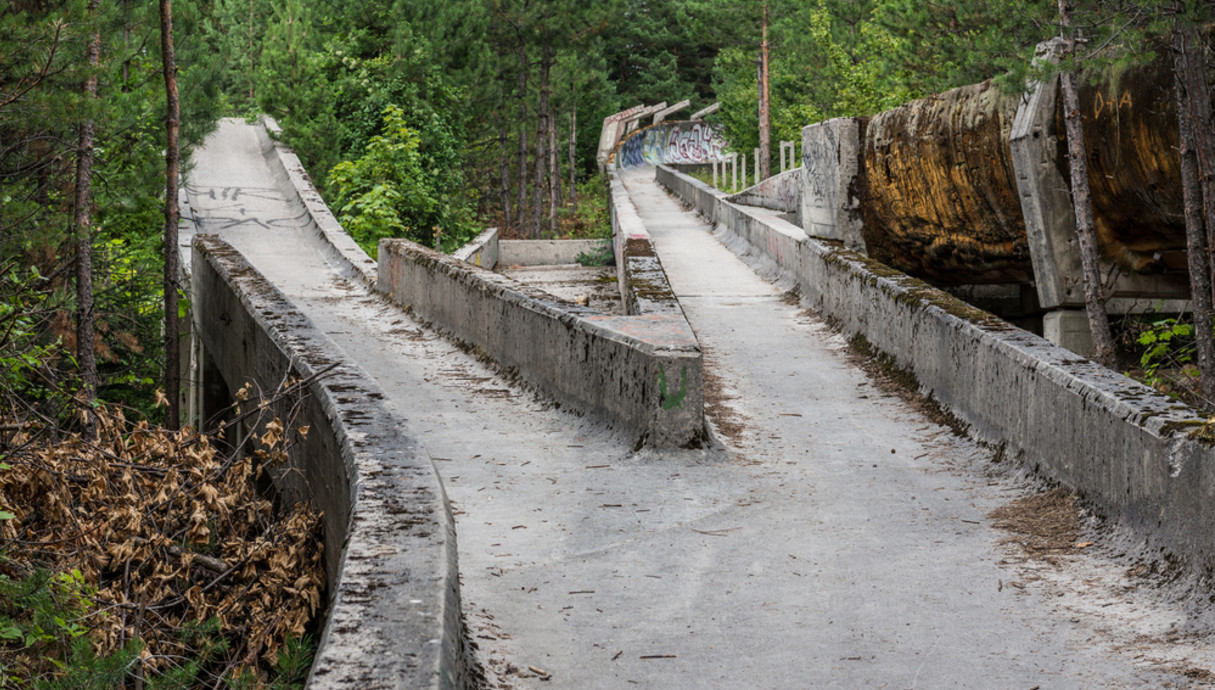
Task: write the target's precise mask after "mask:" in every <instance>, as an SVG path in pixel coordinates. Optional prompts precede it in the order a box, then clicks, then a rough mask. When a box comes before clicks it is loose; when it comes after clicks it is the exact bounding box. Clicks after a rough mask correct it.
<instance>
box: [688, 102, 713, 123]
mask: <svg viewBox="0 0 1215 690" xmlns="http://www.w3.org/2000/svg"><path fill="white" fill-rule="evenodd" d="M720 109H721V103H714V104H713V105H711V106H709V107H707V108H702V109H700V110H697V111H696V112H694V113H692V117H689V118H688V119H689V120H700V119H702V118H705V117H708V116H709V115H712V114H713V113H715V112H717V111H718V110H720Z"/></svg>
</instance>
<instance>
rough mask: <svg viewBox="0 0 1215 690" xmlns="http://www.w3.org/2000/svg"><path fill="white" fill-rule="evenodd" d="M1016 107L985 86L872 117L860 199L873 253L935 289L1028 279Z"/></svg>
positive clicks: (1012, 98) (1011, 100)
mask: <svg viewBox="0 0 1215 690" xmlns="http://www.w3.org/2000/svg"><path fill="white" fill-rule="evenodd" d="M1016 111H1017V98H1016V97H1015V96H1008V95H1004V94H1002V93H1000V91H999V89H998V88H997V87H996V86H995V85H994V84H993V83H992V82H990V81H988V82H983V83H982V84H975V85H972V86H964V87H961V88H958V89H953V90H951V91H946V92H945V93H942V94H939V95H937V96H933V97H931V98H925V99H921V100H918V101H912V102H910V103H907V104H905V105H903V106H900V107H898V108H895V109H893V110H888V111H886V112H883V113H879V114H877V115H874V116H873V117H872V118H871V119H870V120H869V123H868V125H867V127H866V128H865V136H864V146H863V157H864V158H863V160H864V177H863V178H862V180H863V182H862V191H861V203H860V208H861V214H862V216H863V217H864V221H865V223H864V227H863V228H862V232H863V234H864V237H865V247H866V249H867V250H868V254H869V256H870V257H872V258H874V259H877V260H878V261H881V262H882V263H884V264H886V265H888V266H891V267H894V268H897V269H899V270H901V271H905V272H908V273H911V274H913V275H916V276H920V277H923V278H925V279H927V280H931V281H933V282H936V283H939V284H954V285H957V284H974V283H987V282H996V283H1011V282H1028V281H1029V280H1030V279H1031V277H1032V275H1033V269H1032V267H1031V265H1030V255H1029V247H1028V245H1027V244H1026V239H1025V223H1024V221H1023V220H1022V216H1021V204H1020V200H1019V198H1018V196H1017V187H1016V182H1015V178H1016V175H1015V172H1014V170H1013V163H1012V153H1011V151H1010V149H1009V144H1008V139H1009V132H1010V131H1011V129H1012V123H1013V118H1014V117H1015V115H1016Z"/></svg>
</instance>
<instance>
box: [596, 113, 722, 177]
mask: <svg viewBox="0 0 1215 690" xmlns="http://www.w3.org/2000/svg"><path fill="white" fill-rule="evenodd" d="M725 148H726V140H725V138H724V137H722V134H721V131H720V130H718V129H715V128H714V127H713V126H712V125H708V124H705V123H703V122H663V123H661V124H657V125H654V126H652V127H647V128H645V129H641V130H638V131H636V132H634V133H633V134H632V135H630V136H629V137H628V138H627V139H625V140H624V141H622V142H620V146H619V147H618V148H617V149H616V156H617V160H618V161H619V164H620V167H622V168H635V167H637V166H639V165H664V164H671V163H708V162H710V161H714V160H725V155H724V150H725Z"/></svg>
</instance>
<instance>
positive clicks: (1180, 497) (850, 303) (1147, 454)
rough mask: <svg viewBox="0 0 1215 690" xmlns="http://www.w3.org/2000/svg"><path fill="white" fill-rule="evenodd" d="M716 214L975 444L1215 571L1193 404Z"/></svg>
mask: <svg viewBox="0 0 1215 690" xmlns="http://www.w3.org/2000/svg"><path fill="white" fill-rule="evenodd" d="M657 178H658V182H659V184H661V185H663V186H664V187H666V188H667V189H669V190H671V191H672V192H673V193H675V194H676V195H677V196H680V197H682V198H684V199H687V200H688V201H689V202H692V203H693V204H695V205H697V207H698V208H700V206H701V204H703V203H707V201H708V198H707V197H708V196H709V195H708V194H707V192H706V190H704V189H702V188H703V187H704V185H702V184H700V183H699V182H697V181H696V180H692V179H691V178H688V177H686V176H684V175H681V174H680V173H678V172H676V171H674V170H671V169H669V168H665V167H662V168H659V169H658V171H657ZM708 217H709V218H710V219H712V220H714V221H715V222H716V224H717V228H718V232H720V233H723V234H725V235H726V239H727V241H731V242H737V243H739V244H743V245H745V246H744V247H742V248H741V249H743V250H744V251H747V252H748V253H751V254H757V255H759V256H760V257H762V258H764V259H765V260H766V261H768V262H770V264H769V265H770V266H771V267H772V269H773V270H774V271H779V272H780V273H781V274H783V275H784V276H785V277H786V278H787V279H791V280H794V281H796V284H797V286H798V287H800V289H801V291H802V295H803V297H804V298H805V299H806V300H807V301H808V302H809V303H810V304H811V305H813V306H814V308H815V309H816V310H818V312H819V313H820V314H822V315H823V316H824V317H825V318H827V319H829V320H831V321H833V322H834V323H836V324H838V326H839V327H840V328H841V330H843V332H844V333H846V334H848V335H856V336H863V337H864V338H865V339H866V340H867V341H868V342H869V343H870V344H872V346H873V347H874V348H876V349H877V350H879V351H881V352H883V353H885V354H887V355H889V356H890V357H891V358H892V360H893V362H894V363H895V365H896V366H898V367H901V368H905V369H907V370H908V371H910V372H911V373H912V374H914V376H915V377H916V379H917V381H918V382H919V386H920V388H921V391H922V392H923V393H925V394H927V395H930V396H932V397H933V398H935V399H936V400H937V401H938V402H940V404H941V405H943V406H944V407H945V408H946V409H948V410H950V411H951V412H953V413H954V414H956V415H957V416H958V417H960V418H961V419H962V420H963V421H965V422H966V423H967V424H969V425H970V427H971V430H972V432H973V433H974V434H975V436H977V437H978V438H979V439H981V440H984V441H987V442H989V443H992V444H996V445H998V446H1001V447H1002V448H1003V449H1004V450H1005V452H1006V453H1007V454H1010V455H1011V456H1012V457H1014V458H1016V459H1017V460H1018V461H1019V462H1020V463H1022V464H1024V465H1026V466H1028V467H1030V468H1031V469H1033V470H1035V471H1037V472H1039V473H1040V474H1042V475H1044V476H1045V477H1047V478H1049V479H1052V480H1055V481H1059V482H1061V483H1063V484H1065V485H1067V486H1070V487H1072V488H1074V489H1076V490H1077V491H1078V492H1079V493H1080V494H1081V495H1082V496H1083V497H1084V498H1085V499H1087V500H1088V501H1090V502H1091V503H1092V504H1094V505H1095V506H1097V507H1098V508H1099V509H1100V510H1102V511H1104V513H1105V516H1106V517H1108V518H1111V519H1113V520H1115V521H1116V522H1119V523H1122V524H1124V525H1126V526H1128V527H1130V528H1131V529H1133V530H1135V531H1136V532H1137V533H1139V534H1141V535H1143V536H1144V537H1145V538H1146V539H1147V541H1148V543H1149V544H1150V545H1151V546H1153V547H1154V548H1158V549H1160V550H1161V551H1163V552H1165V553H1167V554H1171V555H1172V556H1174V557H1177V558H1179V559H1180V560H1182V561H1185V562H1187V563H1188V564H1189V565H1191V566H1194V567H1196V568H1198V569H1200V570H1201V569H1209V568H1211V567H1213V566H1215V531H1213V530H1211V526H1212V525H1213V524H1215V465H1213V464H1212V460H1213V459H1215V458H1213V455H1215V454H1213V451H1212V448H1211V446H1210V445H1208V444H1204V443H1202V442H1200V441H1198V440H1194V439H1193V438H1191V437H1190V436H1189V435H1188V434H1187V433H1185V430H1186V429H1188V428H1193V427H1195V426H1197V425H1200V424H1202V423H1203V421H1204V420H1203V418H1201V417H1199V416H1198V415H1196V414H1195V412H1194V410H1192V409H1191V408H1189V407H1187V406H1185V405H1181V404H1179V403H1177V402H1176V401H1174V400H1172V399H1170V398H1167V397H1164V396H1162V395H1160V394H1158V393H1156V392H1155V391H1153V390H1151V389H1150V388H1148V387H1146V386H1143V385H1141V384H1139V383H1136V382H1134V381H1131V380H1130V379H1127V378H1126V377H1123V376H1121V375H1119V374H1117V373H1115V372H1112V371H1109V370H1107V369H1104V368H1102V367H1100V366H1098V365H1096V364H1093V363H1092V362H1089V361H1088V360H1085V359H1081V358H1079V357H1078V356H1076V355H1075V354H1073V353H1072V352H1070V351H1068V350H1066V349H1064V348H1061V347H1059V346H1056V345H1053V344H1051V343H1050V342H1049V341H1047V340H1045V339H1043V338H1040V337H1038V336H1036V335H1033V334H1032V333H1029V332H1026V331H1022V330H1020V329H1018V328H1015V327H1013V326H1011V325H1010V324H1008V323H1006V322H1004V321H1002V320H1000V319H998V318H996V317H994V316H992V315H990V314H988V313H986V312H982V311H980V310H978V309H975V308H974V307H971V306H969V305H967V304H965V303H963V302H961V301H959V300H957V299H956V298H954V297H952V296H950V295H948V294H946V293H944V292H942V291H940V290H937V289H935V288H932V287H931V286H929V285H927V284H926V283H924V282H922V281H920V280H917V279H914V278H911V277H909V276H907V275H905V274H902V273H899V272H898V271H895V270H893V269H890V268H888V267H886V266H884V265H882V264H879V263H877V262H874V261H871V260H869V259H867V258H865V257H864V256H861V255H860V254H857V253H855V252H852V251H849V250H847V249H842V248H839V247H835V246H832V245H830V244H827V243H824V242H821V241H818V240H815V239H813V238H809V237H806V235H805V234H804V233H802V232H801V231H800V229H798V228H796V227H794V226H791V225H788V227H785V226H783V225H781V223H780V222H779V221H776V222H773V221H772V220H771V219H770V218H766V217H763V216H762V215H761V214H758V213H755V212H753V211H750V210H748V209H746V208H744V207H739V206H737V205H734V204H731V203H729V202H728V201H726V200H724V199H717V200H716V205H715V207H714V209H713V212H712V213H711V214H708ZM785 225H787V224H785Z"/></svg>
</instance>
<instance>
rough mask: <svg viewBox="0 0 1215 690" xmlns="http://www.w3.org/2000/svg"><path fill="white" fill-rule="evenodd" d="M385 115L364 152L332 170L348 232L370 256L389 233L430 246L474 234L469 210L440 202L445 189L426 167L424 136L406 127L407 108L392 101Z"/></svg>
mask: <svg viewBox="0 0 1215 690" xmlns="http://www.w3.org/2000/svg"><path fill="white" fill-rule="evenodd" d="M383 118H384V119H383V129H382V131H381V133H380V134H377V135H375V136H374V137H372V138H371V140H370V141H369V142H368V143H367V148H366V150H365V152H364V153H363V155H362V156H360V157H359V158H358V159H357V160H355V161H344V162H342V163H339V164H338V165H337V166H336V167H334V168H333V170H332V171H330V174H329V177H330V182H331V184H332V186H333V187H334V189H336V191H337V196H336V199H335V200H334V205H335V206H336V208H337V210H338V218H339V220H340V221H341V223H342V224H343V225H344V226H345V228H346V230H347V231H348V232H349V233H350V234H351V236H353V237H354V239H355V241H357V242H358V243H359V245H360V246H362V247H363V248H364V249H365V250H366V251H367V252H368V253H369V254H371V255H372V256H374V255H375V254H376V246H377V244H378V243H379V241H380V240H381V239H383V238H385V237H406V238H409V239H411V240H414V241H415V242H421V243H427V244H429V243H430V242H431V241H432V239H433V238H435V237H436V235H438V236H440V237H441V242H442V244H443V245H444V246H448V247H451V248H455V247H459V246H460V245H462V244H464V243H465V242H466V241H467V240H469V239H471V238H472V237H474V236H475V235H476V227H475V225H474V224H473V223H472V219H471V217H469V215H468V214H467V212H466V211H465V209H462V208H460V207H458V206H457V207H452V206H448V205H446V204H444V203H442V200H443V198H444V193H443V191H442V190H441V189H438V188H436V186H435V180H434V178H433V177H431V176H430V175H429V174H428V171H427V170H426V169H425V163H424V161H423V158H422V154H421V151H420V150H419V145H420V139H419V137H418V135H417V133H416V132H415V131H414V130H412V129H410V128H409V127H408V125H406V123H405V113H404V110H403V109H401V108H400V107H398V106H395V105H390V106H388V107H386V108H385V109H384V113H383Z"/></svg>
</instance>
